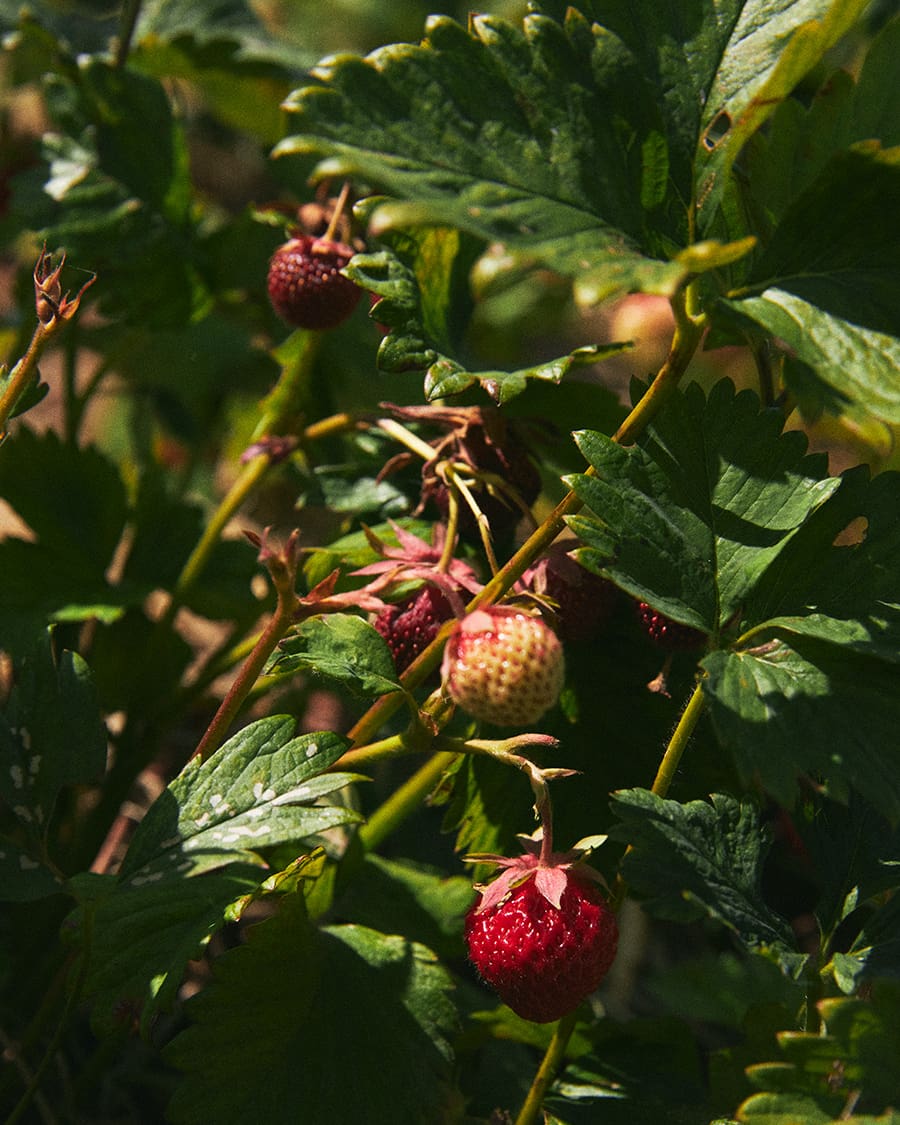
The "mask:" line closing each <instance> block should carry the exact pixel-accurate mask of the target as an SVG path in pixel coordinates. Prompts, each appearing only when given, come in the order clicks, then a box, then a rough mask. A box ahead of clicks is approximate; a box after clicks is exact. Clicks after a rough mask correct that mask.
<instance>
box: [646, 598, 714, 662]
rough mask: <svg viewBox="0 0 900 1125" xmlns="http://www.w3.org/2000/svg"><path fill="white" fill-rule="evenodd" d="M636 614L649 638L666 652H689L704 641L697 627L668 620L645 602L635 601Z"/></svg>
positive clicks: (704, 637)
mask: <svg viewBox="0 0 900 1125" xmlns="http://www.w3.org/2000/svg"><path fill="white" fill-rule="evenodd" d="M637 615H638V620H639V621H640V623H641V625H642V626H643V628H644V632H645V633H646V634H647V636H648V637H649V638H650V640H651V641H653V643H654V644H655V645H658V646H659V647H660V648H663V649H666V650H667V651H668V652H691V651H693V650H694V649H698V648H702V647H703V645H704V644H705V643H706V635H705V634H704V633H701V632H700V630H699V629H694V628H693V627H692V626H690V625H682V624H681V622H679V621H672V620H670V619H669V618H668V617H666V616H665V614H662V613H660V612H659V610H658V609H654V608H653V606H651V605H648V604H647V603H646V602H638V603H637Z"/></svg>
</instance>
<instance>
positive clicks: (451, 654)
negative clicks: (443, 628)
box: [441, 606, 565, 727]
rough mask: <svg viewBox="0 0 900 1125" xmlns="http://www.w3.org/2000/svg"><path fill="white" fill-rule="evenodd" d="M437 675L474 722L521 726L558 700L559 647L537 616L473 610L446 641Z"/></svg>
mask: <svg viewBox="0 0 900 1125" xmlns="http://www.w3.org/2000/svg"><path fill="white" fill-rule="evenodd" d="M441 674H442V677H443V681H444V685H445V688H446V690H447V691H448V693H449V694H450V697H451V698H452V699H453V700H454V702H455V703H457V704H459V706H460V707H462V708H463V709H464V710H465V711H468V713H469V714H470V715H472V716H473V717H474V718H476V719H482V720H483V721H484V722H488V723H494V724H496V725H497V726H510V727H522V726H527V725H528V724H529V723H533V722H536V721H537V720H538V719H539V718H540V717H541V716H542V715H543V714H544V712H545V711H548V710H549V709H550V708H551V707H552V706H553V705H554V704H555V703H556V701H557V699H558V698H559V693H560V691H561V690H562V686H563V680H564V678H565V665H564V658H563V649H562V644H561V643H560V640H559V638H558V637H557V635H556V634H555V633H554V632H553V630H552V629H551V628H550V626H549V625H547V624H546V622H545V621H543V619H542V618H540V617H534V616H532V615H531V614H528V613H525V612H523V611H521V610H517V609H513V608H510V607H505V606H491V607H490V608H488V609H477V610H475V611H474V612H473V613H470V614H468V615H467V616H466V617H464V618H463V619H462V621H460V623H459V625H458V626H457V629H456V631H455V632H454V633H453V634H451V636H450V638H449V640H448V641H447V646H446V648H445V649H444V659H443V664H442V666H441Z"/></svg>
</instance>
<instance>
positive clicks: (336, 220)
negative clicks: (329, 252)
mask: <svg viewBox="0 0 900 1125" xmlns="http://www.w3.org/2000/svg"><path fill="white" fill-rule="evenodd" d="M349 197H350V181H349V180H344V185H343V187H342V188H341V193H340V195H339V196H338V197H337V202H336V203H335V205H334V210H333V211H332V212H331V218H330V219H329V220H328V228H327V229H326V231H325V233H324V234H323V235H322V238H323V239H325V240H326V241H328V242H334V241H335V238H334V236H335V233H336V232H337V229H338V226H339V225H340V223H341V221H342V220H343V218H344V208H345V207H346V206H347V200H348V199H349ZM341 241H342V242H343V241H346V240H345V239H341Z"/></svg>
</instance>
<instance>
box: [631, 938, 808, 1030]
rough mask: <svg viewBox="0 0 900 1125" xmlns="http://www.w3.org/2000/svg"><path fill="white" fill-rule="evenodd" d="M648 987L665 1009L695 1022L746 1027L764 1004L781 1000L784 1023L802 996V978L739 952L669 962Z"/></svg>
mask: <svg viewBox="0 0 900 1125" xmlns="http://www.w3.org/2000/svg"><path fill="white" fill-rule="evenodd" d="M647 987H648V989H649V991H650V993H651V995H652V996H653V997H654V998H655V999H656V1000H658V1001H659V1002H661V1004H662V1007H663V1010H664V1011H667V1012H671V1013H672V1014H673V1015H677V1016H678V1017H679V1018H681V1019H684V1020H688V1021H690V1022H692V1023H693V1022H695V1021H702V1022H703V1023H707V1024H714V1025H715V1026H717V1027H733V1028H735V1029H741V1028H743V1026H744V1023H745V1021H746V1019H747V1016H748V1013H750V1012H751V1011H752V1010H753V1009H754V1008H756V1007H757V1006H759V1005H773V1006H774V1005H777V1006H778V1007H780V1008H781V1009H782V1010H783V1012H784V1016H785V1020H786V1021H787V1022H786V1023H785V1026H787V1025H788V1022H789V1023H790V1024H793V1020H794V1016H793V1013H794V1012H796V1011H797V1009H798V1007H799V1005H800V1004H801V1003H802V1000H803V988H802V984H801V983H798V982H797V981H795V980H792V979H791V978H790V977H788V976H785V974H784V973H783V972H782V971H781V970H780V969H779V967H778V966H777V965H776V964H775V963H774V962H773V961H772V960H770V959H769V958H768V957H766V956H763V955H760V954H753V955H750V956H740V957H739V956H737V955H736V954H734V953H730V952H729V953H720V954H712V953H710V954H706V955H702V956H700V957H697V958H692V959H691V960H689V961H685V962H684V963H683V964H678V965H667V966H665V968H664V969H660V970H656V971H655V972H653V973H652V974H651V976H650V979H649V981H648V983H647Z"/></svg>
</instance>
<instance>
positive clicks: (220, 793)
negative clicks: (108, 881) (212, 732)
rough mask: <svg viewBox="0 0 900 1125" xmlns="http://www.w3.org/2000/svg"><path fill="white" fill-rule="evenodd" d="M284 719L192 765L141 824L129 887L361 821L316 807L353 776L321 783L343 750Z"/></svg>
mask: <svg viewBox="0 0 900 1125" xmlns="http://www.w3.org/2000/svg"><path fill="white" fill-rule="evenodd" d="M295 726H296V723H295V720H294V719H293V718H291V717H290V716H287V715H276V716H271V717H269V718H267V719H260V720H259V721H257V722H255V723H251V724H250V726H248V727H245V728H244V729H243V730H241V731H239V732H238V733H237V734H236V735H234V736H233V737H232V738H230V739H229V740H228V741H227V742H226V743H225V744H224V745H223V746H221V747H220V748H219V749H218V750H217V751H216V752H215V753H214V754H213V755H212V756H211V757H210V758H208V759H207V760H206V761H205V762H203V763H200V762H199V760H198V759H192V760H191V761H190V762H189V763H188V764H187V766H185V768H184V769H183V770H182V771H181V773H180V774H179V775H178V777H177V778H175V780H174V781H173V782H172V783H171V784H170V785H169V786H168V788H167V789H166V791H165V792H164V793H163V794H161V795H160V797H158V798H157V800H156V801H155V802H154V803H153V805H152V806H151V807H150V809H149V810H148V812H147V815H146V816H145V817H144V819H143V820H142V821H141V823H140V825H139V827H138V829H137V831H136V832H135V834H134V838H133V839H132V842H131V846H130V847H129V849H128V853H127V855H126V856H125V860H124V862H123V864H122V869H121V878H122V880H124V881H125V882H126V883H128V884H129V885H131V886H140V885H142V884H145V883H154V882H160V881H163V882H178V881H180V880H182V879H184V878H185V877H186V876H188V875H195V874H197V873H199V872H205V871H211V870H213V869H215V868H217V867H223V866H225V865H227V864H231V863H235V862H237V861H240V862H242V863H256V864H260V863H261V862H262V861H261V860H260V859H259V856H258V855H257V854H256V853H257V852H258V851H259V850H260V849H262V848H268V847H272V846H273V845H275V844H281V843H286V842H289V841H302V840H307V839H309V838H310V837H314V836H316V835H317V834H318V833H321V832H324V831H326V830H327V829H330V828H335V827H337V826H338V825H342V824H352V823H354V822H356V821H358V820H360V819H361V818H360V817H359V815H358V814H357V813H355V812H354V811H353V810H352V809H349V808H346V807H345V806H343V805H337V804H330V805H329V804H319V803H317V802H319V801H320V800H321V798H323V797H326V796H328V795H329V794H332V793H335V792H337V791H338V790H340V789H342V788H344V786H346V785H347V784H349V783H350V782H353V781H356V780H359V778H358V776H357V775H356V774H347V773H327V772H325V771H327V770H328V768H329V766H331V765H333V763H334V762H336V761H337V759H338V758H339V757H340V756H341V754H343V753H344V751H345V750H346V749H347V747H348V745H349V743H348V742H347V740H346V739H344V738H342V737H341V736H340V735H337V734H333V733H332V732H331V731H320V732H317V733H315V734H304V735H301V736H300V737H298V738H294V737H293V734H294V729H295Z"/></svg>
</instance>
